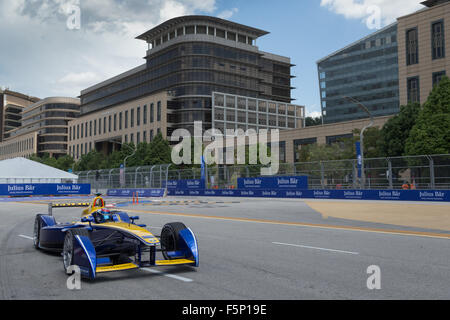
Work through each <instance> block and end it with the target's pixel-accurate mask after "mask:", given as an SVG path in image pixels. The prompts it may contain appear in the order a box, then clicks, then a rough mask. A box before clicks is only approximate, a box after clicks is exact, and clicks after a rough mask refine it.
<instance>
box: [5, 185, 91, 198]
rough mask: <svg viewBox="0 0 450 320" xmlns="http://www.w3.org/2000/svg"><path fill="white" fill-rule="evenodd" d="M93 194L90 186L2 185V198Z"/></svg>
mask: <svg viewBox="0 0 450 320" xmlns="http://www.w3.org/2000/svg"><path fill="white" fill-rule="evenodd" d="M90 193H91V185H90V184H66V183H26V184H0V196H42V195H55V196H58V195H85V194H90Z"/></svg>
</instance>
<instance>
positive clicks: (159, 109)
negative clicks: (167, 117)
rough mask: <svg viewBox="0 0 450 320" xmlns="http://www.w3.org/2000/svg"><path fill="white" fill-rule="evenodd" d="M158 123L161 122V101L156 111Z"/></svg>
mask: <svg viewBox="0 0 450 320" xmlns="http://www.w3.org/2000/svg"><path fill="white" fill-rule="evenodd" d="M156 121H161V101H158V109H157V111H156Z"/></svg>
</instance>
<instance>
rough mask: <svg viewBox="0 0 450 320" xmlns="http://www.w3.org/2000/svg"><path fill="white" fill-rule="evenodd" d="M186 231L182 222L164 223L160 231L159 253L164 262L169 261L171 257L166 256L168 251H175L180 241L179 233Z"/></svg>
mask: <svg viewBox="0 0 450 320" xmlns="http://www.w3.org/2000/svg"><path fill="white" fill-rule="evenodd" d="M184 229H186V226H185V225H184V223H182V222H171V223H166V224H165V225H164V227H163V228H162V231H161V238H160V241H161V252H162V254H163V256H164V258H165V259H166V260H170V259H171V257H169V256H168V255H167V252H168V251H177V250H178V249H179V248H178V243H179V239H180V234H179V233H180V231H181V230H184Z"/></svg>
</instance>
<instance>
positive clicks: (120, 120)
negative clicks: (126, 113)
mask: <svg viewBox="0 0 450 320" xmlns="http://www.w3.org/2000/svg"><path fill="white" fill-rule="evenodd" d="M119 130H122V112H120V113H119Z"/></svg>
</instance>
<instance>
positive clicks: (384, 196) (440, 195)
mask: <svg viewBox="0 0 450 320" xmlns="http://www.w3.org/2000/svg"><path fill="white" fill-rule="evenodd" d="M168 195H174V196H212V197H214V196H215V197H258V198H261V197H267V198H298V199H340V200H391V201H395V200H397V201H437V202H441V201H442V202H450V190H280V189H253V190H252V189H246V190H242V189H235V190H211V189H208V190H186V189H184V190H174V189H172V190H170V189H169V190H168Z"/></svg>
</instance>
